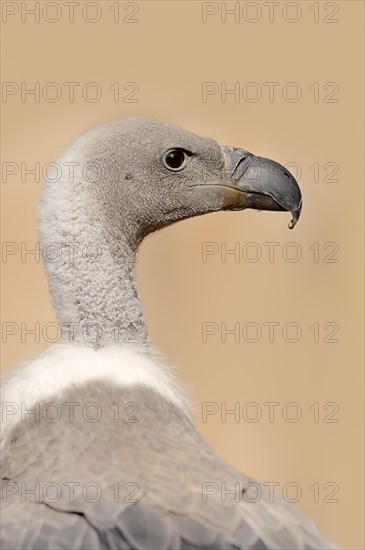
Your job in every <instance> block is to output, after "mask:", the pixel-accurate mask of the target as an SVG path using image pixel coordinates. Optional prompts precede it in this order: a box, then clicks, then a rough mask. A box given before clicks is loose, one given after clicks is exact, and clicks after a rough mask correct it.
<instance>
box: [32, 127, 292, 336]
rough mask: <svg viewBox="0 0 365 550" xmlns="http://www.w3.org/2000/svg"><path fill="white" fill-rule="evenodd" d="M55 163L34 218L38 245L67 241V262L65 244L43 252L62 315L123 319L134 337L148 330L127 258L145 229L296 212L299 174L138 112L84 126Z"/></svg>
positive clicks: (71, 318)
mask: <svg viewBox="0 0 365 550" xmlns="http://www.w3.org/2000/svg"><path fill="white" fill-rule="evenodd" d="M57 166H58V170H61V172H62V176H61V181H60V180H59V178H58V179H57V181H54V179H53V178H52V177H50V178H48V181H46V183H45V186H44V190H43V195H42V200H41V204H40V211H39V213H40V216H39V220H40V223H39V225H40V241H41V244H42V245H43V249H44V250H49V245H50V244H51V248H52V245H56V246H58V247H59V248H60V247H61V248H65V246H66V245H70V243H73V249H72V262H70V261H69V262H67V261H66V260H65V257H66V259H67V255H65V252H63V258H61V261H58V262H53V261H50V262H47V257H46V270H47V273H48V278H49V286H50V290H51V294H52V297H53V302H54V305H55V309H56V311H57V313H58V314H59V317H61V321H62V323H61V324H64V323H65V322H66V321H67V322H68V323H70V322H77V323H79V324H81V325H82V324H83V323H85V322H90V321H91V320H94V321H97V322H98V323H99V324H102V325H103V326H104V327H105V324H106V323H108V322H109V323H112V324H114V325H116V326H117V327H118V330H119V329H120V327H121V325H122V326H123V327H124V329H123V330H124V332H125V331H126V330H127V328H126V327H127V325H129V326H133V327H134V329H133V330H134V331H137V332H138V333H139V335H140V337H139V338H138V339H137V340H138V341H145V340H146V330H145V328H144V323H143V322H142V313H141V311H140V305H139V302H138V300H137V299H136V300H135V301H134V300H133V299H132V298H133V296H134V295H135V294H136V286H135V283H134V279H133V277H132V275H131V274H130V272H129V267H130V266H131V265H132V267H133V264H134V256H135V253H136V250H137V248H138V246H139V244H140V242H141V241H142V239H143V238H144V237H145V236H146V235H147V234H149V233H151V232H153V231H155V230H157V229H161V228H162V227H165V226H167V225H170V224H172V223H174V222H177V221H179V220H183V219H186V218H190V217H193V216H198V215H202V214H207V213H209V212H215V211H219V210H244V209H246V208H253V209H257V210H277V211H290V212H291V214H292V220H291V222H290V224H289V227H291V228H292V227H294V225H295V224H296V222H297V221H298V218H299V216H300V212H301V205H302V202H301V193H300V189H299V187H298V184H297V182H296V181H295V179H294V178H293V176H292V175H291V174H290V173H289V172H288V170H286V169H285V168H284V167H283V166H281V165H280V164H278V163H276V162H274V161H272V160H269V159H265V158H262V157H256V156H254V155H253V154H251V153H249V152H247V151H244V150H243V149H239V148H234V147H227V146H221V145H219V144H218V143H217V142H216V141H214V140H213V139H207V138H202V137H199V136H196V135H195V134H192V133H191V132H188V131H186V130H183V129H181V128H178V127H175V126H171V125H167V124H162V123H160V122H157V121H152V120H146V119H144V118H140V117H135V118H126V119H122V120H119V121H114V122H111V123H109V124H106V125H104V126H100V127H96V128H93V129H91V130H89V131H87V132H86V133H84V134H83V135H82V136H81V137H79V138H78V139H77V140H76V141H75V142H74V143H73V144H72V145H71V146H70V147H69V148H68V149H67V150H66V152H65V154H64V155H63V156H62V157H61V159H60V160H59V162H58V165H57ZM93 245H94V247H95V246H97V247H98V249H100V250H101V251H102V254H101V256H102V258H101V259H102V261H99V262H98V264H97V265H96V264H95V265H94V264H93V262H92V258H90V256H88V254H87V251H88V250H89V249H90V246H91V248H92V246H93ZM43 257H45V255H44V254H43ZM118 270H119V271H118ZM123 270H124V272H123ZM117 271H118V273H117ZM128 281H130V282H129V283H128ZM132 302H133V303H132ZM121 312H125V316H124V317H125V319H124V320H121V315H122V314H121ZM141 334H142V336H141ZM143 335H144V336H143ZM109 342H110V337H109V338H107V339H106V343H109Z"/></svg>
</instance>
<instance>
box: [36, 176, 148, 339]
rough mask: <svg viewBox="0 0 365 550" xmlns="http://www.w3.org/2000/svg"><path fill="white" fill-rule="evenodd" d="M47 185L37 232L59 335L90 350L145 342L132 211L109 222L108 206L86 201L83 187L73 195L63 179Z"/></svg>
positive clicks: (145, 332)
mask: <svg viewBox="0 0 365 550" xmlns="http://www.w3.org/2000/svg"><path fill="white" fill-rule="evenodd" d="M57 185H59V184H57ZM52 187H53V185H50V184H47V186H46V189H45V191H44V194H43V197H42V202H41V204H40V212H39V214H40V216H39V220H40V222H39V231H40V241H41V248H42V252H43V260H44V264H45V269H46V273H47V276H48V284H49V289H50V293H51V296H52V301H53V305H54V308H55V311H56V314H57V317H58V321H59V324H60V327H61V330H62V335H63V339H64V340H65V341H66V342H77V343H81V344H84V345H86V346H91V347H93V348H100V347H105V346H110V345H113V344H116V343H123V342H132V343H137V344H146V343H147V341H148V336H147V327H146V324H145V321H144V318H143V313H142V307H141V303H140V300H139V298H138V294H137V285H136V280H135V264H136V253H137V249H138V245H139V241H138V240H137V237H136V236H137V235H138V231H137V228H135V227H134V226H133V216H132V214H131V213H130V212H128V211H127V210H126V211H124V212H121V216H120V218H118V221H116V218H115V217H114V218H113V220H110V219H108V218H109V216H112V215H113V213H109V210H111V209H104V210H103V209H102V208H101V207H100V205H98V204H97V203H96V202H95V201H94V202H92V201H90V200H89V199H88V196H86V195H87V193H88V191H87V190H86V191H84V190H83V189H82V187H81V188H78V189H77V195H75V189H76V188H75V186H74V185H70V182H69V181H67V180H65V182H64V185H63V186H61V187H58V189H55V188H53V189H52ZM56 191H57V192H56ZM84 194H85V196H83V195H84ZM90 202H91V203H92V204H91V205H90ZM85 205H86V206H85ZM106 210H107V211H106Z"/></svg>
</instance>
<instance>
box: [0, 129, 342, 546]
mask: <svg viewBox="0 0 365 550" xmlns="http://www.w3.org/2000/svg"><path fill="white" fill-rule="evenodd" d="M141 143H144V146H145V151H144V155H143V158H141V162H140V163H138V162H137V160H138V159H137V158H136V156H135V155H136V152H138V147H140V145H141ZM130 150H131V151H132V153H131V155H130V156H128V154H127V152H126V151H130ZM226 150H228V152H227V155H228V156H229V161H232V150H230V149H229V148H226V149H225V151H226ZM69 151H71V153H72V154H71V155H70V153H66V156H65V157H63V160H62V162H63V164H65V162H68V163H69V162H70V161H73V162H76V161H80V158H81V159H82V162H79V166H77V167H76V174H75V177H74V179H73V181H71V178H70V177H69V174H68V176H67V177H66V176H65V179H64V181H63V184H64V185H61V187H60V188H59V190H58V194H57V193H56V192H55V186H54V185H51V184H49V183H47V185H46V189H45V192H44V198H43V202H42V206H41V210H40V212H41V223H40V227H41V240H42V242H43V245H45V244H50V243H53V245H59V246H61V245H67V246H68V248H69V247H70V243H71V242H77V243H78V247H77V250H76V251H74V252H75V253H74V256H73V258H72V262H70V260H65V259H64V258H63V259H60V261H59V262H58V263H57V262H49V263H48V264H46V269H47V272H48V276H49V279H50V289H51V294H52V297H53V301H54V305H55V309H56V312H57V314H58V316H59V319H60V321H61V325H62V328H63V329H64V330H65V327H67V334H68V340H69V342H68V343H66V344H61V345H56V346H53V347H51V348H49V349H48V350H46V351H45V352H44V353H43V354H42V355H41V356H39V357H38V358H36V359H34V360H33V361H30V362H28V363H26V364H24V365H22V366H20V367H19V368H18V369H16V370H15V371H14V373H12V374H11V376H10V377H9V380H8V381H7V382H6V383H5V384H4V387H3V390H2V401H3V403H2V406H3V415H2V416H3V418H2V420H3V433H2V443H1V445H2V470H1V475H2V480H3V484H2V517H1V522H2V525H1V527H2V548H4V549H38V550H39V549H52V550H56V549H61V548H63V549H71V548H72V549H74V550H76V549H77V550H78V549H80V550H81V549H94V548H95V549H104V548H105V549H141V550H144V549H151V550H152V549H153V550H157V549H166V550H168V549H176V550H178V549H180V548H185V549H195V548H196V549H197V548H210V549H213V548H214V549H231V548H232V549H233V548H236V549H237V548H239V549H247V550H259V549H262V550H265V549H278V550H279V549H302V550H305V549H308V550H309V549H316V550H317V549H318V550H319V549H323V550H324V549H330V548H336V547H335V546H334V545H332V544H331V543H329V542H328V541H326V540H325V539H324V538H323V537H322V536H321V535H320V534H319V532H318V531H317V529H316V528H315V526H314V525H313V523H312V522H311V521H310V520H308V519H307V518H306V517H305V516H304V515H303V514H302V513H301V512H300V511H299V510H298V508H297V507H296V506H295V505H293V504H290V503H288V502H286V501H285V500H284V499H283V498H282V497H281V496H280V495H278V494H274V493H272V491H271V490H270V488H269V487H264V486H262V485H261V484H259V483H258V482H256V481H254V480H251V479H249V478H247V477H245V476H243V475H242V474H240V473H239V472H237V471H236V470H235V469H234V468H232V467H230V466H229V465H228V464H226V463H225V462H224V461H223V460H222V459H221V458H219V457H218V456H217V455H216V454H215V453H214V451H213V450H212V449H211V448H210V447H209V446H208V444H207V443H206V442H205V441H204V440H203V439H202V437H201V436H200V435H199V433H198V432H197V430H196V429H195V427H194V425H193V424H192V422H191V419H190V415H189V404H188V399H187V398H186V396H185V392H184V391H183V390H182V389H181V388H180V386H179V384H178V382H177V381H176V379H175V375H174V374H173V372H172V371H171V369H170V368H168V367H167V366H165V364H164V361H162V360H161V359H160V358H159V357H157V356H156V354H155V353H154V352H153V350H152V349H151V346H150V344H149V342H148V338H147V331H146V327H145V324H144V321H143V315H142V310H141V307H140V304H139V301H138V296H137V291H136V285H135V281H134V275H133V267H134V256H135V253H136V250H137V248H138V245H139V243H140V241H141V240H142V238H143V237H144V236H145V235H146V234H147V233H149V232H151V231H153V230H155V229H159V228H160V227H163V226H164V225H168V224H170V223H173V222H174V221H178V220H179V219H184V218H187V217H190V216H192V215H198V214H203V213H207V212H210V211H215V210H220V209H239V208H240V204H241V203H240V201H242V198H241V194H242V193H247V204H245V205H241V209H242V208H244V207H251V206H255V205H257V202H256V200H257V197H256V193H258V190H257V183H256V184H255V185H256V188H255V190H254V191H253V190H252V185H251V184H250V186H249V188H248V190H247V189H244V190H242V186H243V184H242V181H243V180H244V179H245V174H246V173H247V170H248V168H247V167H246V168H245V170H244V171H243V170H241V168H240V165H241V164H242V163H243V164H244V163H247V159H246V156H245V154H246V152H244V151H242V150H233V151H234V155H236V156H237V151H239V155H238V156H239V158H238V159H237V158H235V159H234V162H233V161H232V162H233V166H232V167H231V166H230V162H229V161H227V162H226V161H225V160H224V159H225V157H224V155H222V152H221V151H222V150H221V149H220V148H219V146H218V145H217V144H216V143H215V142H213V141H212V140H205V139H203V138H198V137H197V136H193V135H192V134H189V133H188V132H185V131H183V130H180V129H175V128H173V127H166V126H163V125H161V124H159V123H154V122H150V121H144V120H143V119H132V120H130V121H129V122H126V121H121V122H119V123H113V124H112V125H109V126H106V127H103V128H101V129H99V130H98V131H92V132H91V133H89V134H87V135H86V137H83V138H81V139H80V140H79V141H78V142H76V143H75V144H74V145H73V147H72V148H71V149H70V150H69ZM75 151H76V152H77V154H76V156H75ZM171 151H173V153H171ZM176 151H185V152H184V153H183V154H182V153H177V152H176ZM225 154H226V153H225ZM78 155H79V156H78ZM80 155H81V157H80ZM118 155H120V157H121V159H122V164H121V166H119V167H118V168H117V172H118V177H117V178H115V177H114V178H113V177H112V173H113V174H114V176H115V174H116V172H115V169H112V168H113V167H112V166H111V165H113V162H116V160H117V157H118ZM184 155H185V156H184ZM91 158H92V159H94V161H95V160H98V162H99V163H100V164H99V166H104V168H105V167H107V169H106V173H104V174H99V175H98V178H97V183H96V184H95V181H89V180H88V179H87V178H85V175H84V174H83V163H85V162H87V161H89V160H90V159H91ZM161 158H162V159H163V162H162V163H161V162H160V160H161ZM65 159H66V160H65ZM254 159H255V157H254ZM261 160H262V159H261ZM249 161H250V162H251V164H252V162H256V161H252V156H251V157H250V158H249ZM259 161H260V159H259ZM262 162H263V161H262ZM154 163H155V164H154ZM199 163H200V164H199ZM259 164H260V163H259ZM262 165H263V164H262ZM68 166H69V164H68ZM225 166H228V168H225ZM276 166H278V165H276ZM147 167H149V168H148V170H149V172H147V175H148V177H149V178H150V181H149V182H147V181H146V180H147V179H148V177H146V170H147ZM114 168H115V167H114ZM275 169H276V168H275ZM184 170H185V171H187V173H186V174H185V175H184V174H183V172H184ZM240 170H241V172H240ZM169 171H171V173H169ZM237 171H238V172H239V174H238V176H237V178H236V179H234V178H235V177H236V176H233V173H236V172H237ZM172 176H174V177H172ZM89 179H90V178H89ZM198 180H199V181H202V182H203V184H202V185H201V184H199V183H198ZM232 181H233V182H234V183H233V184H232V183H231V182H232ZM237 182H238V184H237V185H239V186H241V188H240V189H239V192H238V193H237V188H235V187H234V186H235V185H236V183H237ZM261 184H262V182H261ZM261 184H260V185H261ZM57 185H58V186H59V185H60V183H57ZM156 185H157V186H158V187H157V188H156V187H155V186H156ZM291 185H294V184H293V183H291ZM149 186H152V190H151V189H150V187H149ZM216 188H217V189H216ZM127 192H128V193H127ZM295 193H296V191H295ZM295 193H294V194H295ZM259 194H260V196H261V193H259ZM274 195H275V194H273V193H271V194H270V193H269V194H266V195H265V197H264V198H263V199H262V197H261V198H260V200H262V201H263V202H262V203H261V204H262V205H263V206H264V208H268V207H269V208H270V209H284V207H285V209H288V208H287V203H288V200H289V199H288V196H289V195H290V193H289V195H288V194H286V195H285V193H284V195H285V196H284V195H281V194H280V192H278V197H277V200H278V201H279V202H278V204H279V206H281V208H276V206H275V205H274V204H272V203H270V197H274ZM275 196H276V195H275ZM295 196H296V198H295V200H294V199H292V200H293V202H294V203H295V204H293V208H292V210H293V212H294V218H295V216H296V214H295V213H296V212H297V211H299V212H300V203H299V202H298V197H297V195H295ZM133 197H134V199H133ZM143 197H144V198H143ZM283 197H284V198H283ZM140 201H142V202H140ZM252 201H253V202H252ZM285 201H286V202H285ZM121 213H122V214H121ZM90 242H93V243H94V244H95V243H97V244H98V245H99V246H100V249H99V252H100V251H101V254H98V259H97V260H98V261H95V257H93V258H90V255H89V254H85V246H88V245H89V244H90ZM82 251H83V252H82ZM70 327H72V338H71V336H70V335H71V328H70ZM248 449H250V446H249V445H248ZM252 452H254V451H252Z"/></svg>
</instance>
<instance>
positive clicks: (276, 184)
mask: <svg viewBox="0 0 365 550" xmlns="http://www.w3.org/2000/svg"><path fill="white" fill-rule="evenodd" d="M222 149H223V156H224V159H225V165H226V177H227V180H228V182H227V185H228V186H229V187H231V188H233V189H236V190H237V191H240V192H241V193H242V194H243V196H242V198H241V199H239V201H238V202H236V203H235V204H234V205H232V207H231V208H230V210H243V209H245V208H253V209H255V210H279V211H287V212H291V214H292V220H291V222H290V223H289V228H290V229H293V227H294V226H295V224H296V223H297V221H298V220H299V216H300V213H301V210H302V194H301V192H300V189H299V185H298V184H297V182H296V180H295V179H294V178H293V176H292V175H291V173H290V172H289V171H288V170H287V169H286V168H284V166H282V165H281V164H279V163H277V162H275V161H274V160H270V159H266V158H263V157H255V156H254V155H253V154H252V153H249V152H248V151H244V150H243V149H238V148H235V147H222Z"/></svg>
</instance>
